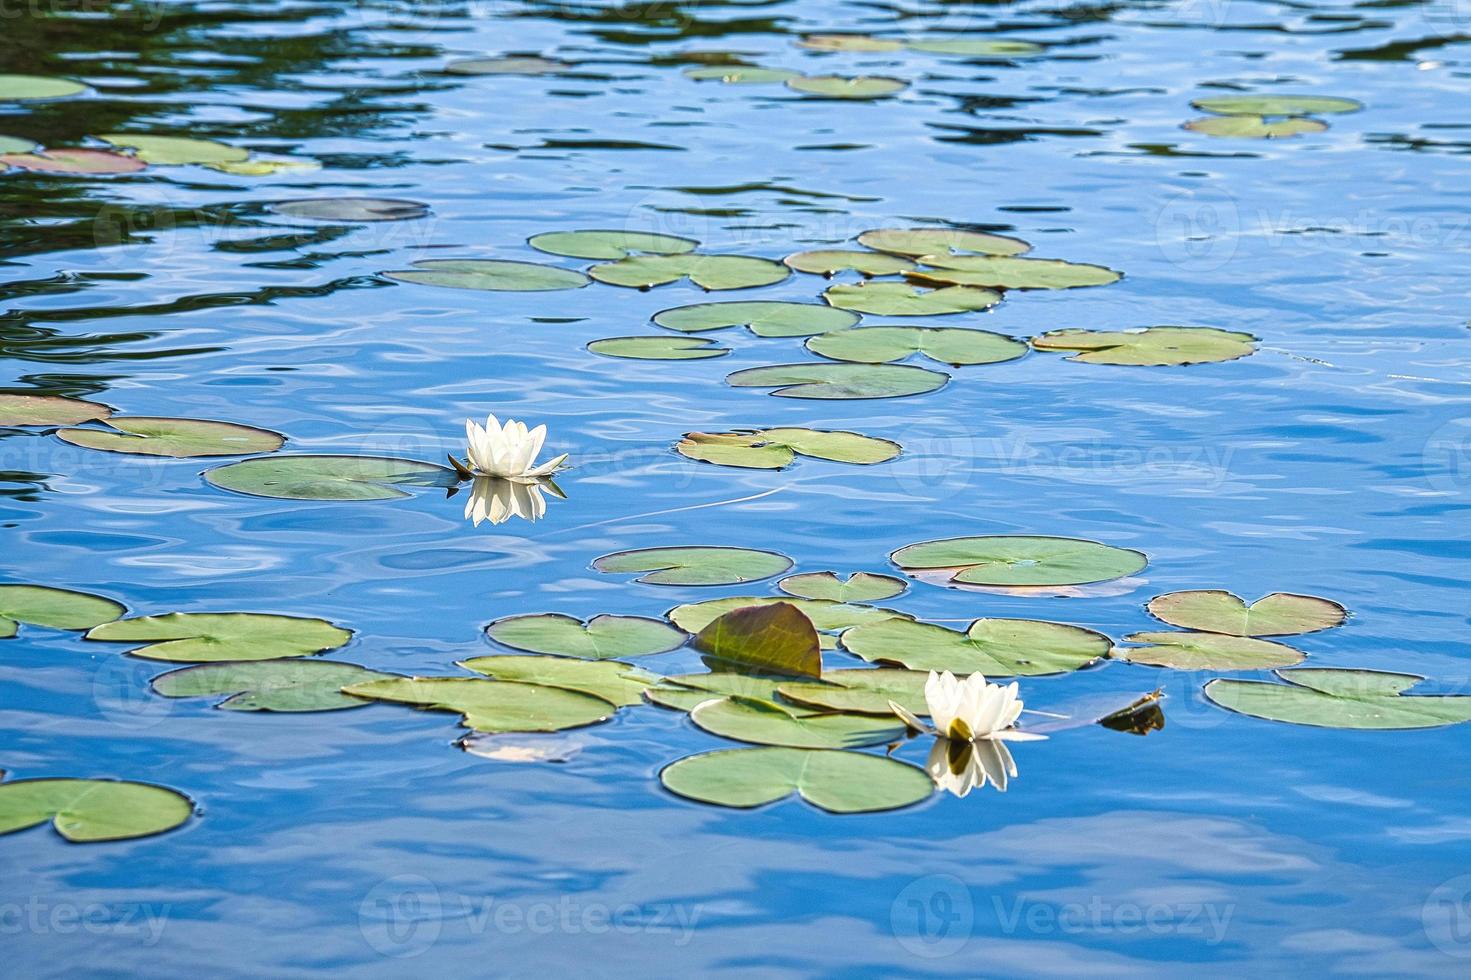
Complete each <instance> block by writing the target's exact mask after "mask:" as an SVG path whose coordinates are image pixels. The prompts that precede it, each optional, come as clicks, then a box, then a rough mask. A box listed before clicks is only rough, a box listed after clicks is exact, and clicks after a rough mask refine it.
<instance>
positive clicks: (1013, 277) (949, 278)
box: [909, 255, 1123, 289]
mask: <svg viewBox="0 0 1471 980" xmlns="http://www.w3.org/2000/svg"><path fill="white" fill-rule="evenodd" d="M920 261H921V262H922V263H923V264H925V265H927V266H932V267H933V268H928V269H922V270H919V271H917V272H911V273H909V278H910V279H918V280H923V281H924V282H938V283H949V284H951V285H956V286H990V287H994V288H997V289H1077V288H1080V287H1083V286H1107V285H1108V284H1109V283H1113V282H1118V281H1119V280H1120V279H1122V278H1123V274H1122V273H1119V272H1115V271H1114V270H1112V269H1107V268H1104V267H1103V266H1101V265H1087V264H1085V263H1081V262H1064V261H1063V260H1062V259H1022V258H1017V257H1016V256H1012V255H952V256H943V257H942V256H930V257H927V258H922V259H920Z"/></svg>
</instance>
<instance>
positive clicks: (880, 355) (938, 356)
mask: <svg viewBox="0 0 1471 980" xmlns="http://www.w3.org/2000/svg"><path fill="white" fill-rule="evenodd" d="M807 349H808V350H810V351H811V352H812V353H814V354H820V355H821V356H823V357H829V358H832V359H833V360H835V361H852V362H857V363H862V364H885V363H888V362H890V361H902V360H903V359H904V358H906V357H910V356H912V355H914V354H923V355H924V356H925V357H928V358H929V359H930V360H933V361H940V362H941V363H944V364H949V365H952V366H954V367H961V366H962V365H968V364H999V363H1001V362H1002V361H1014V360H1016V359H1017V358H1019V357H1024V356H1026V353H1027V345H1026V344H1024V343H1022V342H1021V341H1019V340H1013V339H1012V338H1010V337H1005V336H1002V335H1001V334H999V333H992V332H990V331H989V330H969V329H965V328H962V327H859V328H858V329H856V330H842V331H839V332H838V333H833V334H824V335H822V336H819V337H812V338H810V339H808V341H807Z"/></svg>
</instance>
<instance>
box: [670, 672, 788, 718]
mask: <svg viewBox="0 0 1471 980" xmlns="http://www.w3.org/2000/svg"><path fill="white" fill-rule="evenodd" d="M791 679H792V678H791V677H790V676H787V675H778V674H752V673H746V672H742V671H738V670H712V671H707V672H704V673H694V674H676V675H674V676H672V677H664V678H660V680H659V682H658V683H657V684H651V685H650V686H649V687H648V688H647V689H646V690H645V691H644V696H645V697H646V698H648V700H649V701H650V702H652V703H654V704H657V705H659V706H660V707H663V708H672V709H674V710H675V711H693V710H694V709H695V708H696V707H697V706H699V705H701V704H704V703H705V702H706V701H709V700H711V699H713V698H721V697H746V698H757V699H759V700H762V701H774V700H776V698H777V696H778V695H777V693H776V688H777V685H778V684H781V683H782V682H784V681H789V680H791ZM798 713H800V711H799V712H798Z"/></svg>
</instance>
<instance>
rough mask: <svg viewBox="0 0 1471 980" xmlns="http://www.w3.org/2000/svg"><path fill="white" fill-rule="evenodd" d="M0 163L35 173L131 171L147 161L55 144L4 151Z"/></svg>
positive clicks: (138, 168)
mask: <svg viewBox="0 0 1471 980" xmlns="http://www.w3.org/2000/svg"><path fill="white" fill-rule="evenodd" d="M0 166H6V167H18V168H20V169H21V170H30V171H32V172H34V173H38V174H88V175H90V174H99V175H101V174H131V173H137V172H138V171H139V170H142V169H144V167H146V166H147V165H146V164H145V163H144V162H143V161H142V160H139V159H137V158H136V157H130V156H124V155H123V154H121V153H113V152H111V151H109V150H88V149H84V148H79V147H65V146H63V147H56V148H54V149H50V150H45V151H43V152H40V153H6V154H4V155H0Z"/></svg>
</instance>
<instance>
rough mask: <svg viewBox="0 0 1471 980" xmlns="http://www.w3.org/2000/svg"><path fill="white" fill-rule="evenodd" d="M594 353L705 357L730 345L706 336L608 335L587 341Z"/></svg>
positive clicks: (643, 358)
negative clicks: (722, 345) (718, 342)
mask: <svg viewBox="0 0 1471 980" xmlns="http://www.w3.org/2000/svg"><path fill="white" fill-rule="evenodd" d="M587 349H588V350H590V351H592V352H593V353H594V354H602V355H603V356H604V357H624V358H629V359H631V360H636V361H702V360H705V359H706V358H711V357H724V356H725V355H726V354H729V353H730V348H729V347H721V346H720V345H719V344H717V343H716V342H715V341H713V340H710V339H708V338H706V337H670V336H667V335H665V334H656V335H655V336H652V337H609V338H607V339H605V340H594V341H593V342H592V343H590V344H588V345H587Z"/></svg>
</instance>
